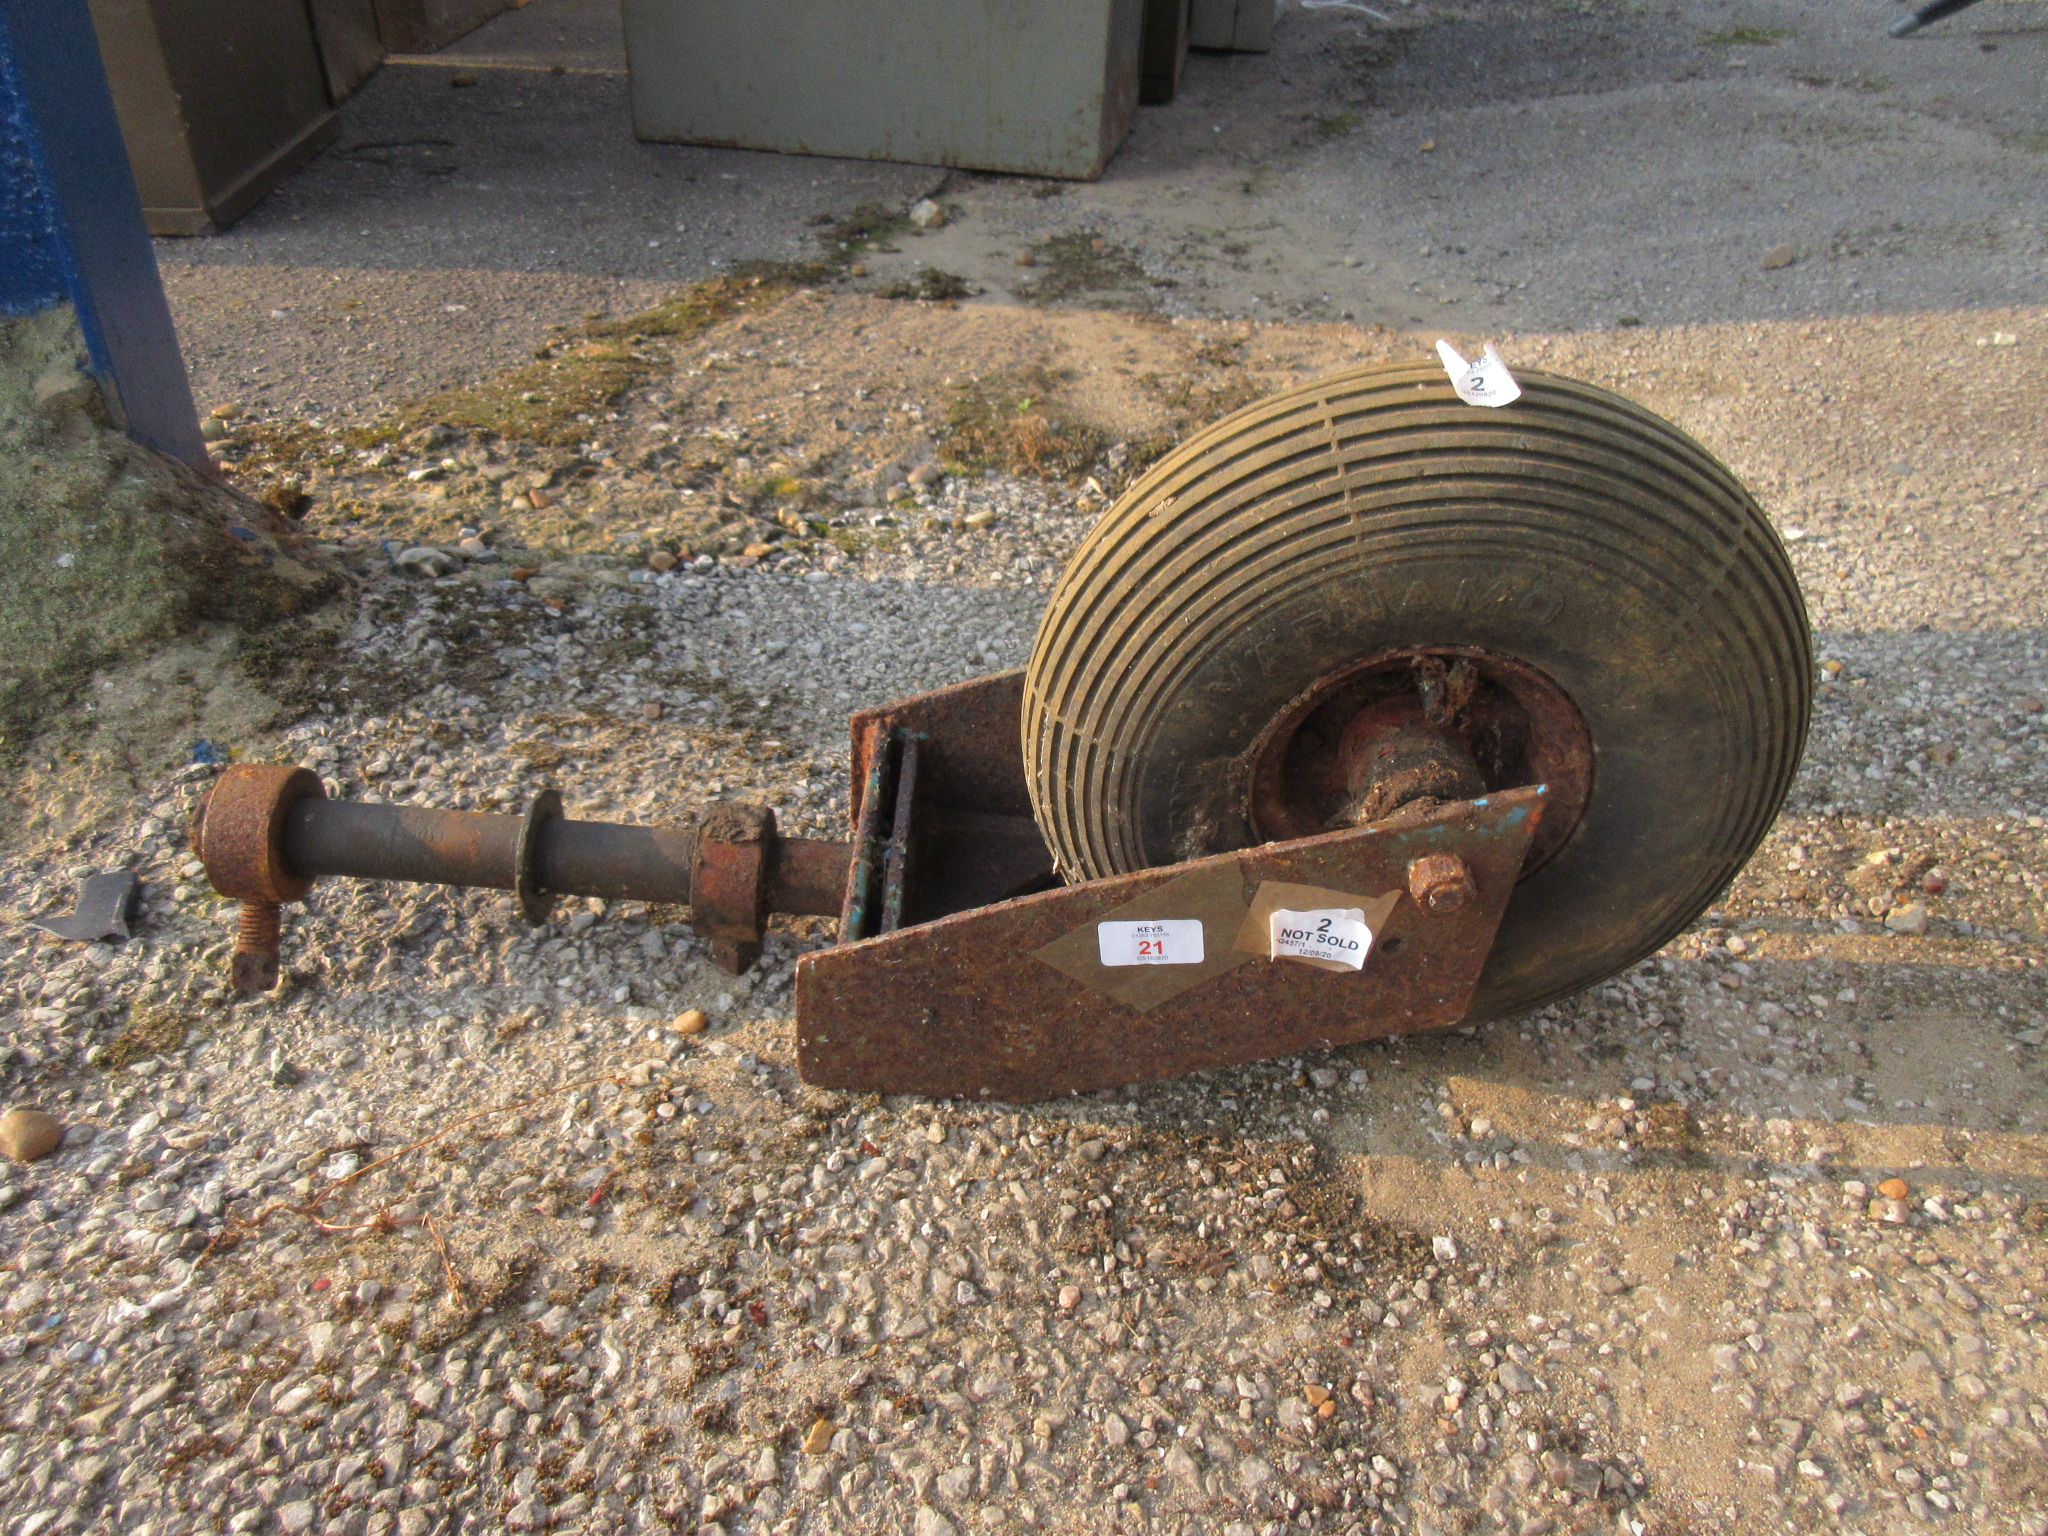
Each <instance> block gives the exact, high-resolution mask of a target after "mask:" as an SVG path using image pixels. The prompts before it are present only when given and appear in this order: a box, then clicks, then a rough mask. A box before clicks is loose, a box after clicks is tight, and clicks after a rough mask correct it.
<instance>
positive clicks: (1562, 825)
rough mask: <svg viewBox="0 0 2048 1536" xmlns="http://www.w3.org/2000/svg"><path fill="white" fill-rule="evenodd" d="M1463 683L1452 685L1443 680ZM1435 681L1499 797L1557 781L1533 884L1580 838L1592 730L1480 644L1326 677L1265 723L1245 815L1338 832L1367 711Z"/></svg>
mask: <svg viewBox="0 0 2048 1536" xmlns="http://www.w3.org/2000/svg"><path fill="white" fill-rule="evenodd" d="M1446 678H1449V679H1451V680H1452V683H1451V685H1450V686H1449V687H1448V688H1446V687H1445V684H1444V680H1445V679H1446ZM1430 686H1433V687H1434V688H1435V689H1436V691H1437V696H1436V697H1435V698H1434V700H1432V701H1431V703H1430V705H1429V708H1430V710H1431V711H1432V718H1435V719H1438V721H1439V723H1440V724H1444V725H1446V726H1447V727H1448V729H1450V730H1451V732H1452V733H1453V734H1455V735H1456V736H1457V737H1458V738H1459V739H1460V740H1462V741H1463V742H1464V743H1465V745H1466V747H1467V748H1468V749H1469V750H1470V751H1471V753H1472V756H1473V758H1474V759H1475V760H1476V761H1477V762H1478V764H1479V768H1480V773H1481V776H1482V777H1483V778H1484V779H1485V782H1486V788H1487V790H1488V792H1489V793H1493V792H1497V791H1500V790H1504V789H1514V788H1518V787H1520V786H1521V785H1524V784H1545V785H1548V786H1549V789H1550V796H1549V804H1548V808H1547V809H1546V810H1545V811H1544V814H1543V823H1542V825H1541V826H1540V827H1539V828H1538V829H1537V831H1536V836H1535V839H1534V841H1533V842H1532V843H1531V844H1530V846H1529V855H1528V858H1527V860H1526V861H1525V862H1524V863H1523V865H1522V878H1523V879H1527V878H1528V877H1529V876H1530V875H1532V874H1534V873H1535V872H1536V871H1537V870H1539V869H1541V868H1542V867H1543V866H1544V865H1545V864H1547V863H1548V862H1549V861H1550V860H1551V859H1552V858H1554V857H1555V856H1556V855H1557V852H1558V850H1559V849H1561V848H1563V847H1564V845H1565V844H1566V843H1567V842H1569V841H1570V840H1571V836H1572V834H1573V832H1575V831H1576V830H1577V829H1578V825H1579V821H1580V818H1581V817H1582V816H1583V815H1584V814H1585V810H1586V802H1587V801H1588V799H1590V798H1591V795H1592V792H1593V767H1594V760H1593V737H1592V733H1591V732H1590V731H1589V730H1587V728H1586V720H1585V716H1584V715H1582V714H1581V713H1580V712H1579V707H1578V706H1577V705H1576V704H1574V703H1573V702H1572V699H1571V696H1570V695H1569V694H1567V693H1566V692H1565V691H1564V690H1563V689H1562V688H1560V687H1558V685H1557V684H1556V683H1555V682H1553V681H1552V680H1551V679H1550V678H1549V677H1547V676H1545V675H1544V674H1543V673H1542V672H1540V671H1538V670H1537V669H1536V668H1535V667H1532V666H1530V665H1529V664H1528V663H1527V662H1522V661H1516V660H1513V659H1511V658H1509V657H1506V656H1500V655H1496V654H1495V653H1493V652H1491V651H1485V650H1480V649H1478V648H1476V647H1471V646H1450V645H1441V646H1414V647H1408V648H1404V649H1400V650H1393V651H1382V652H1380V653H1379V654H1378V655H1375V656H1368V657H1366V658H1365V659H1363V660H1362V661H1355V662H1352V663H1350V664H1348V665H1346V666H1343V667H1340V668H1338V669H1337V670H1336V671H1334V672H1330V673H1326V674H1325V675H1324V676H1323V677H1321V678H1318V679H1317V680H1316V681H1315V682H1314V683H1312V684H1311V685H1310V686H1309V687H1307V688H1306V689H1304V690H1303V691H1302V692H1301V693H1299V694H1297V695H1296V696H1295V697H1294V698H1293V699H1291V700H1289V701H1288V703H1287V705H1286V707H1285V708H1283V709H1282V710H1281V711H1280V712H1279V713H1278V714H1277V715H1275V716H1274V717H1273V718H1272V719H1271V720H1270V721H1268V722H1267V723H1266V726H1265V729H1263V730H1262V731H1260V733H1259V735H1258V739H1257V740H1256V741H1254V742H1253V743H1252V745H1251V749H1250V750H1249V751H1248V752H1247V753H1246V754H1245V759H1244V761H1245V764H1246V772H1245V816H1246V819H1247V820H1248V821H1249V822H1250V823H1251V827H1252V831H1253V833H1254V834H1255V836H1256V837H1257V838H1258V840H1259V841H1260V842H1280V841H1285V840H1288V839H1292V838H1299V837H1313V836H1314V835H1316V834H1317V833H1319V832H1327V831H1329V830H1330V829H1331V827H1332V825H1333V824H1336V825H1342V822H1341V820H1340V817H1341V813H1342V811H1343V809H1344V806H1345V802H1346V799H1347V796H1348V788H1347V784H1346V779H1345V774H1344V769H1343V765H1342V762H1341V760H1340V755H1339V745H1340V743H1341V742H1342V740H1343V737H1344V731H1345V727H1346V726H1348V725H1349V724H1351V722H1352V721H1353V720H1354V719H1356V718H1357V717H1358V716H1359V715H1360V714H1362V713H1364V712H1365V711H1366V710H1369V709H1372V708H1374V707H1375V706H1376V705H1383V704H1385V703H1386V702H1387V701H1388V700H1390V699H1394V698H1398V697H1400V696H1401V695H1403V694H1408V695H1411V696H1413V695H1417V694H1422V693H1423V692H1424V690H1425V688H1426V687H1430Z"/></svg>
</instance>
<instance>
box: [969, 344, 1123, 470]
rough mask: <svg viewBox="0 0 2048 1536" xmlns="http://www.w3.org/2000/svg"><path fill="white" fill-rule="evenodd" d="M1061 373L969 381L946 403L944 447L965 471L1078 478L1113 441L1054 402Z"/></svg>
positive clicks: (1028, 372) (1039, 370) (1035, 371)
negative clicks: (991, 470)
mask: <svg viewBox="0 0 2048 1536" xmlns="http://www.w3.org/2000/svg"><path fill="white" fill-rule="evenodd" d="M1061 383H1062V376H1061V375H1059V374H1056V373H1054V372H1053V371H1052V370H1051V369H1048V368H1043V367H1031V368H1020V369H1017V370H1014V371H1012V372H1009V373H1005V374H1001V375H997V376H995V377H993V378H988V379H977V380H973V381H970V382H969V383H968V384H966V385H965V386H964V387H962V388H959V389H957V390H955V391H954V394H953V397H952V399H951V400H950V401H949V402H948V403H947V406H946V425H945V433H944V448H945V451H946V455H947V457H948V458H950V459H952V460H953V461H954V462H955V463H957V464H959V465H961V466H962V467H963V468H966V469H994V470H999V471H1001V472H1002V473H1004V474H1009V475H1032V476H1036V477H1038V478H1040V479H1046V480H1079V479H1081V478H1082V477H1083V476H1085V475H1086V474H1087V473H1088V472H1089V471H1090V470H1091V469H1092V468H1093V467H1094V466H1095V464H1096V461H1097V460H1099V459H1100V458H1101V457H1102V455H1103V452H1104V450H1105V449H1106V448H1107V447H1108V445H1109V437H1108V434H1107V433H1105V432H1103V431H1102V429H1101V428H1099V427H1095V426H1091V425H1089V424H1088V423H1087V422H1084V421H1080V420H1078V419H1076V418H1075V417H1074V416H1072V415H1071V414H1069V413H1068V412H1066V411H1065V410H1063V409H1061V408H1060V407H1059V406H1058V405H1057V404H1056V403H1055V397H1056V395H1057V394H1058V391H1059V388H1060V385H1061Z"/></svg>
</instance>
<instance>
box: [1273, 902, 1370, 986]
mask: <svg viewBox="0 0 2048 1536" xmlns="http://www.w3.org/2000/svg"><path fill="white" fill-rule="evenodd" d="M1269 921H1270V923H1271V928H1270V932H1271V935H1272V945H1273V950H1272V953H1273V958H1274V959H1275V960H1321V961H1323V962H1325V963H1326V964H1330V965H1341V966H1343V967H1344V968H1345V969H1346V970H1352V971H1355V970H1359V969H1361V968H1362V967H1363V966H1364V965H1365V957H1366V954H1367V952H1368V951H1370V950H1371V948H1372V930H1371V929H1370V928H1368V927H1366V925H1365V912H1364V910H1363V909H1362V908H1359V907H1318V908H1317V909H1316V910H1314V911H1312V912H1289V911H1287V910H1286V909H1284V908H1283V909H1281V910H1279V911H1277V912H1275V913H1274V914H1273V916H1272V917H1271V919H1270V920H1269Z"/></svg>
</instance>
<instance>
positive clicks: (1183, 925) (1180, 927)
mask: <svg viewBox="0 0 2048 1536" xmlns="http://www.w3.org/2000/svg"><path fill="white" fill-rule="evenodd" d="M1095 943H1096V946H1097V950H1098V952H1099V953H1100V955H1101V957H1102V963H1103V964H1104V965H1200V964H1201V963H1202V961H1203V960H1204V959H1205V958H1207V950H1206V948H1205V946H1204V945H1203V943H1202V923H1201V919H1199V918H1193V917H1166V918H1158V919H1155V920H1153V921H1151V922H1143V923H1097V924H1096V925H1095Z"/></svg>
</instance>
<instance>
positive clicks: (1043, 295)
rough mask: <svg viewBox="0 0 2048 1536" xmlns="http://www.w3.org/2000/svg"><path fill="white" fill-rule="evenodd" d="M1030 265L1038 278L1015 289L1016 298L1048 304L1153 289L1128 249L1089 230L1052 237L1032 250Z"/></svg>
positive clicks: (1147, 275)
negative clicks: (1095, 295) (1077, 297)
mask: <svg viewBox="0 0 2048 1536" xmlns="http://www.w3.org/2000/svg"><path fill="white" fill-rule="evenodd" d="M1031 264H1032V266H1034V267H1036V268H1038V269H1039V272H1040V275H1039V276H1037V277H1035V278H1033V279H1032V280H1031V281H1030V282H1028V283H1025V284H1023V285H1021V286H1020V287H1019V288H1018V289H1017V296H1018V297H1019V298H1022V299H1029V300H1030V301H1032V302H1033V303H1037V304H1051V303H1055V302H1057V301H1058V300H1061V299H1071V298H1074V297H1076V296H1077V295H1080V294H1084V293H1085V294H1098V295H1099V294H1107V293H1122V292H1130V291H1133V290H1137V289H1144V288H1150V287H1152V286H1153V279H1152V277H1151V276H1150V275H1149V274H1147V272H1146V271H1145V268H1144V267H1143V266H1142V265H1141V264H1140V263H1139V261H1138V258H1137V254H1136V253H1135V252H1134V251H1132V250H1131V248H1130V247H1129V246H1126V245H1120V244H1118V243H1117V242H1116V241H1114V240H1111V239H1110V238H1109V237H1108V236H1107V235H1103V234H1100V233H1098V232H1096V231H1095V230H1092V229H1081V230H1072V231H1069V232H1068V233H1066V234H1063V235H1054V236H1052V237H1051V238H1050V239H1046V240H1041V241H1039V242H1038V244H1036V245H1034V246H1032V247H1031Z"/></svg>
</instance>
